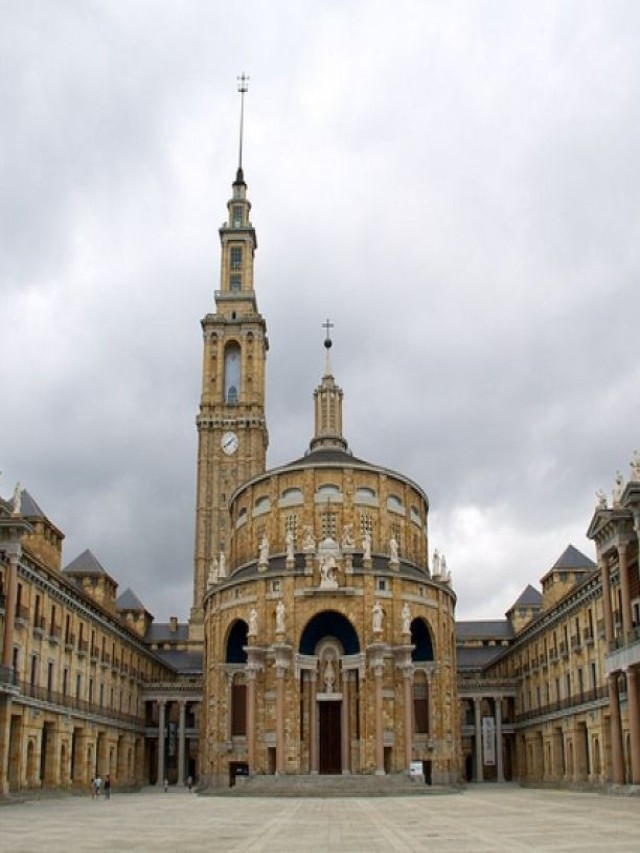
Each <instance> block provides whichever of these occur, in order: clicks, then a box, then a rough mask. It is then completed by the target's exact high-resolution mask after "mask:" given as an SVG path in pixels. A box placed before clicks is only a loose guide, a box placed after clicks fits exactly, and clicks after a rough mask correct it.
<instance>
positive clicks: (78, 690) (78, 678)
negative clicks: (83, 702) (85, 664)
mask: <svg viewBox="0 0 640 853" xmlns="http://www.w3.org/2000/svg"><path fill="white" fill-rule="evenodd" d="M81 693H82V676H81V675H80V673H78V674H77V675H76V699H80V694H81Z"/></svg>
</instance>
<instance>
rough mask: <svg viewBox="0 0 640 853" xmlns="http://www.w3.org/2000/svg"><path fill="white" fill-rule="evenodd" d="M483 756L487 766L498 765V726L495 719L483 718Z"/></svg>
mask: <svg viewBox="0 0 640 853" xmlns="http://www.w3.org/2000/svg"><path fill="white" fill-rule="evenodd" d="M482 755H483V758H484V763H485V764H487V765H491V764H495V763H496V724H495V720H494V719H493V717H483V718H482Z"/></svg>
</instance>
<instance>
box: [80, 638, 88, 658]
mask: <svg viewBox="0 0 640 853" xmlns="http://www.w3.org/2000/svg"><path fill="white" fill-rule="evenodd" d="M88 648H89V643H88V641H87V640H78V657H84V656H85V655H86V653H87V650H88Z"/></svg>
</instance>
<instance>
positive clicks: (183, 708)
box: [178, 699, 187, 785]
mask: <svg viewBox="0 0 640 853" xmlns="http://www.w3.org/2000/svg"><path fill="white" fill-rule="evenodd" d="M178 704H179V708H180V721H179V723H178V785H184V746H185V728H186V725H185V724H186V715H187V701H186V699H180V700H179V703H178Z"/></svg>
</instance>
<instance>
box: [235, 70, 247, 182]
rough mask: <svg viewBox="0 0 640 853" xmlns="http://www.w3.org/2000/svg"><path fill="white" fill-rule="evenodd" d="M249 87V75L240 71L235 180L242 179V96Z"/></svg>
mask: <svg viewBox="0 0 640 853" xmlns="http://www.w3.org/2000/svg"><path fill="white" fill-rule="evenodd" d="M248 89H249V77H248V75H247V74H245V73H244V71H243V72H242V74H240V75H239V76H238V92H240V145H239V150H238V177H237V180H242V137H243V133H244V96H245V94H246V93H247V91H248Z"/></svg>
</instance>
